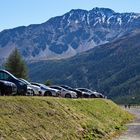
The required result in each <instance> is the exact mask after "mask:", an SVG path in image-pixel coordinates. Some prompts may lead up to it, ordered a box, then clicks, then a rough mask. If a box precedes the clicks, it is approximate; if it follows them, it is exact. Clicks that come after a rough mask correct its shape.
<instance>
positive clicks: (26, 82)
mask: <svg viewBox="0 0 140 140" xmlns="http://www.w3.org/2000/svg"><path fill="white" fill-rule="evenodd" d="M19 79H20V80H21V81H23V82H24V83H25V84H27V85H31V84H30V83H29V82H28V81H26V80H25V79H22V78H19Z"/></svg>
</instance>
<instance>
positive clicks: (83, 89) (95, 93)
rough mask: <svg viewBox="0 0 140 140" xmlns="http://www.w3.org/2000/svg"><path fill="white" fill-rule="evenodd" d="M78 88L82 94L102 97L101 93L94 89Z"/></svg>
mask: <svg viewBox="0 0 140 140" xmlns="http://www.w3.org/2000/svg"><path fill="white" fill-rule="evenodd" d="M78 90H80V91H83V92H84V94H87V95H88V96H89V97H90V98H103V95H102V94H101V93H98V92H96V91H92V90H90V89H87V88H78Z"/></svg>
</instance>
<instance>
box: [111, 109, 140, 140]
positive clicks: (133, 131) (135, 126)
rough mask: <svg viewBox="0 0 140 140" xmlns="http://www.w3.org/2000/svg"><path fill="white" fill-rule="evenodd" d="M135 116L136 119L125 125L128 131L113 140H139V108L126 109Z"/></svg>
mask: <svg viewBox="0 0 140 140" xmlns="http://www.w3.org/2000/svg"><path fill="white" fill-rule="evenodd" d="M126 110H127V111H129V112H130V113H133V114H135V115H136V119H135V120H133V121H132V122H131V123H129V124H127V125H126V126H127V128H128V130H127V131H126V132H124V133H123V134H122V135H120V136H118V137H117V138H115V139H113V140H140V107H131V108H130V109H126Z"/></svg>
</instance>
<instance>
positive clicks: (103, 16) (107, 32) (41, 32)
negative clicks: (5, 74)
mask: <svg viewBox="0 0 140 140" xmlns="http://www.w3.org/2000/svg"><path fill="white" fill-rule="evenodd" d="M138 27H140V14H137V13H115V12H114V11H113V10H111V9H107V8H94V9H92V10H90V11H86V10H80V9H77V10H71V11H70V12H68V13H66V14H64V15H63V16H59V17H54V18H51V19H50V20H48V21H47V22H45V23H43V24H38V25H30V26H28V27H24V26H22V27H17V28H14V29H10V30H4V31H2V32H0V59H2V58H5V57H7V56H8V55H9V53H10V51H12V49H13V48H15V47H17V48H19V50H20V51H21V54H22V55H23V56H24V58H25V59H27V60H47V59H57V58H59V59H61V58H68V57H71V56H74V55H76V54H77V53H81V52H83V51H87V50H89V49H91V48H94V47H95V46H98V45H101V44H105V43H107V42H110V41H113V40H114V39H117V38H119V37H121V36H122V35H124V34H127V33H128V32H130V31H131V30H133V29H135V28H138ZM7 52H9V53H7Z"/></svg>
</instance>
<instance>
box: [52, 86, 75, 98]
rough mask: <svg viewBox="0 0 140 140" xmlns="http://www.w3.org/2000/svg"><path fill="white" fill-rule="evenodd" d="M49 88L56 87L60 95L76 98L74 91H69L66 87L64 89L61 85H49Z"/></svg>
mask: <svg viewBox="0 0 140 140" xmlns="http://www.w3.org/2000/svg"><path fill="white" fill-rule="evenodd" d="M51 88H54V89H57V90H59V91H60V96H61V97H65V98H77V93H76V92H74V91H70V90H67V89H64V88H63V87H61V86H55V85H54V86H51Z"/></svg>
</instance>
